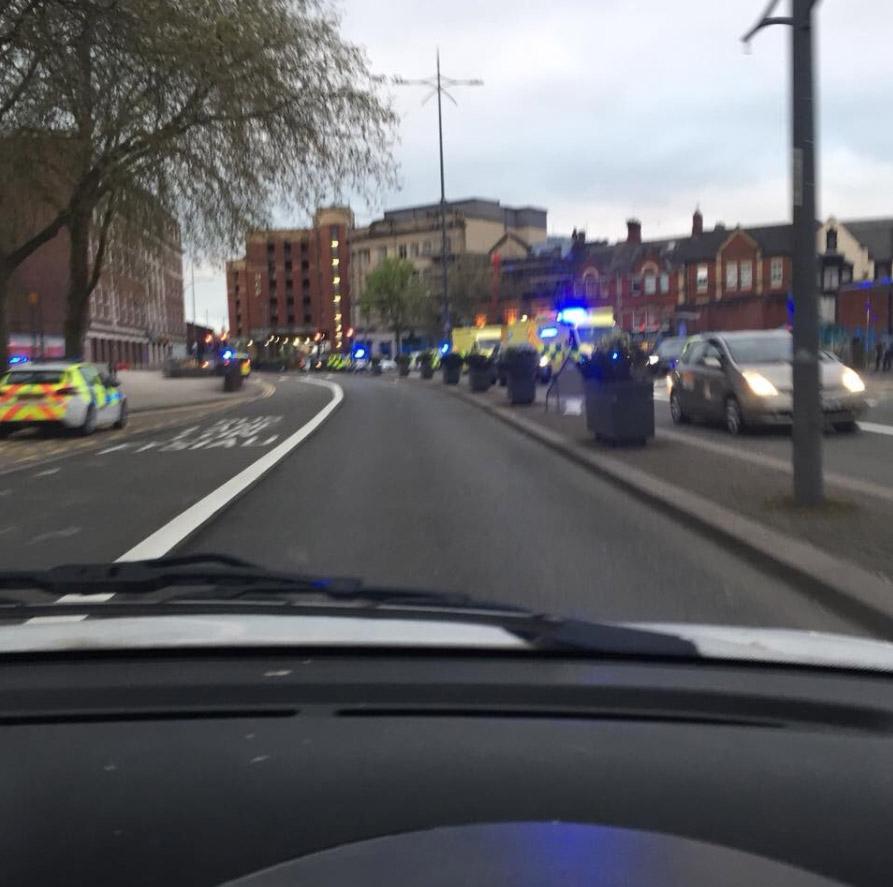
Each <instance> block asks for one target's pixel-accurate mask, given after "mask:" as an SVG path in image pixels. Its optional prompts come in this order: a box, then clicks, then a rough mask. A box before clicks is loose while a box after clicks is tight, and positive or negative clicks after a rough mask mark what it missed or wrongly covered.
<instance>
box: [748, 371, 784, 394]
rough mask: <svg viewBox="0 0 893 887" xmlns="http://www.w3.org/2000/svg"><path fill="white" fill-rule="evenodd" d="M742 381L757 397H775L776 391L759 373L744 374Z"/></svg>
mask: <svg viewBox="0 0 893 887" xmlns="http://www.w3.org/2000/svg"><path fill="white" fill-rule="evenodd" d="M744 379H745V381H746V382H747V384H748V385H749V386H750V390H751V391H752V392H753V393H754V394H755V395H756V396H757V397H775V396H776V395H777V394H778V389H777V388H776V387H775V386H774V385H773V384H772V383H771V382H770V381H769V380H768V379H767V378H766V377H765V376H763V375H761V374H760V373H744Z"/></svg>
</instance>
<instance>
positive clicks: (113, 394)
mask: <svg viewBox="0 0 893 887" xmlns="http://www.w3.org/2000/svg"><path fill="white" fill-rule="evenodd" d="M126 424H127V397H126V396H125V394H124V392H123V391H122V390H121V385H120V383H119V381H118V379H117V377H115V376H109V375H108V374H107V373H104V372H101V371H100V370H99V369H97V368H96V367H95V366H94V365H93V364H91V363H76V362H70V361H55V362H46V363H39V364H22V365H18V366H14V367H12V368H11V369H10V370H9V371H8V372H7V373H4V374H3V375H2V376H0V437H5V436H6V435H8V434H11V433H12V432H14V431H18V430H20V429H22V428H29V427H36V428H48V427H50V428H52V427H56V428H66V429H72V430H76V431H77V432H78V433H80V434H83V435H89V434H92V433H93V432H94V431H95V430H96V429H97V428H111V427H114V428H123V427H124V426H125V425H126Z"/></svg>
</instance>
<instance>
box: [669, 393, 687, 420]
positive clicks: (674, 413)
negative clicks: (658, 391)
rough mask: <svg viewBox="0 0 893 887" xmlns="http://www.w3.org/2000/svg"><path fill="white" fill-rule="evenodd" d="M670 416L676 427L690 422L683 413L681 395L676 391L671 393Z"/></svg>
mask: <svg viewBox="0 0 893 887" xmlns="http://www.w3.org/2000/svg"><path fill="white" fill-rule="evenodd" d="M670 416H671V417H672V419H673V424H674V425H684V424H685V423H686V422H688V416H686V415H685V413H684V412H683V411H682V404H681V403H680V402H679V395H678V394H677V393H676V392H675V391H671V392H670Z"/></svg>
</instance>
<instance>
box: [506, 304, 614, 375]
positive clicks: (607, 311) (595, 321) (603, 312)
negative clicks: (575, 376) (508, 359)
mask: <svg viewBox="0 0 893 887" xmlns="http://www.w3.org/2000/svg"><path fill="white" fill-rule="evenodd" d="M614 329H615V324H614V312H613V310H612V309H611V308H597V309H587V308H567V309H565V310H564V311H559V312H558V313H557V314H556V313H549V314H541V315H539V316H538V317H536V318H533V319H530V318H525V319H523V320H519V321H516V322H515V323H511V324H507V325H506V326H505V327H504V328H503V336H502V347H503V349H505V348H512V347H519V346H521V345H529V346H530V347H532V348H534V349H535V350H536V351H537V352H538V353H539V355H540V358H539V378H540V381H542V382H544V383H547V382H549V381H550V380H551V378H552V376H553V375H554V374H555V373H557V372H559V371H560V370H561V367H562V366H563V365H564V362H565V361H566V360H567V359H568V357H570V358H572V359H573V358H574V357H575V356H576V355H578V354H582V355H585V356H588V355H591V354H592V350H593V348H594V347H595V345H596V344H597V343H598V341H599V340H600V339H601V338H602V337H603V336H605V335H607V334H609V333H611V332H612V331H613V330H614Z"/></svg>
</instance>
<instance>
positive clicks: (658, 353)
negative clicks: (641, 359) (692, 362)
mask: <svg viewBox="0 0 893 887" xmlns="http://www.w3.org/2000/svg"><path fill="white" fill-rule="evenodd" d="M685 342H686V339H685V336H673V337H671V338H667V339H661V341H660V342H658V343H657V345H656V346H655V347H654V349H653V350H652V352H651V354H649V355H648V370H649V372H650V373H651V375H653V376H657V377H659V378H663V377H664V376H666V375H667V374H668V373H671V372H672V371H673V370H674V369H675V367H676V364H677V363H678V362H679V357H680V355H681V354H682V349H683V348H684V347H685Z"/></svg>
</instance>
